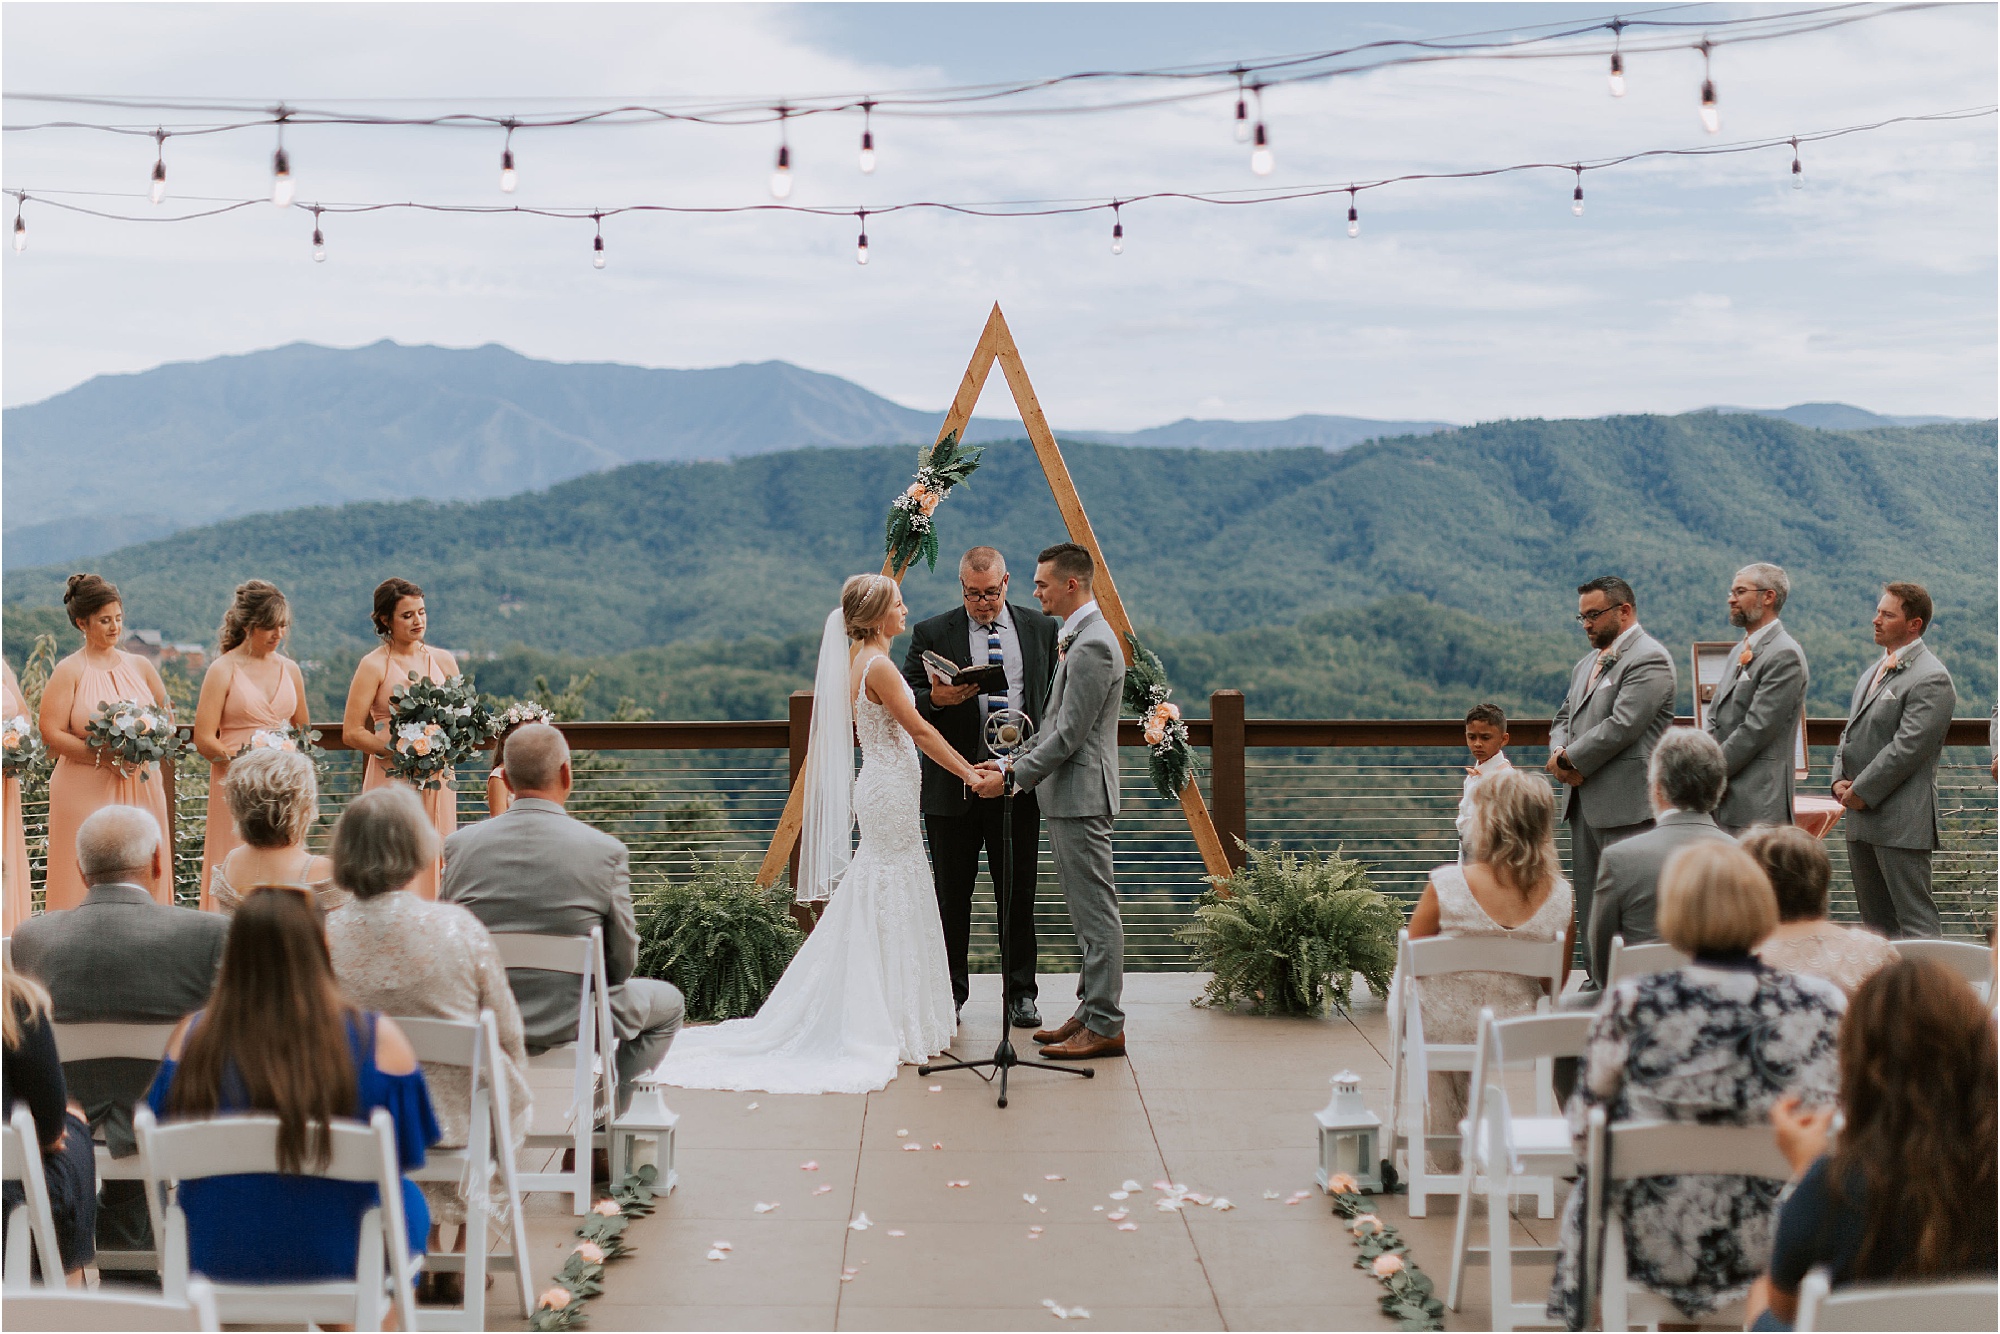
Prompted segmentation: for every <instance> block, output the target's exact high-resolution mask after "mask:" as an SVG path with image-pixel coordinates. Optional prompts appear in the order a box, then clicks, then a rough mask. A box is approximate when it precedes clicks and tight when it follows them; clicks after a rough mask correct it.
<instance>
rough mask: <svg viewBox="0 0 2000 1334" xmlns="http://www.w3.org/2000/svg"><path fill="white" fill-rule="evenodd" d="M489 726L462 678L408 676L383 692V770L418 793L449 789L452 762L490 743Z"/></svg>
mask: <svg viewBox="0 0 2000 1334" xmlns="http://www.w3.org/2000/svg"><path fill="white" fill-rule="evenodd" d="M493 723H494V719H493V713H492V711H491V710H490V709H488V708H487V707H486V706H485V705H484V704H481V703H480V702H479V696H478V694H477V693H475V692H474V691H473V689H472V687H471V685H469V684H468V683H467V682H466V679H465V678H464V677H463V676H454V677H452V678H451V679H450V680H448V681H444V682H437V681H433V680H431V679H430V678H429V677H426V676H419V675H418V674H417V673H415V672H412V673H410V679H409V682H408V684H406V685H399V686H396V687H395V688H393V689H392V690H390V692H389V754H388V756H387V757H386V759H385V764H386V767H387V768H388V770H389V772H390V774H392V775H393V776H395V777H397V778H400V779H402V780H403V781H404V782H406V783H408V784H409V785H410V786H412V787H414V788H416V789H418V790H419V791H422V792H435V791H437V790H438V789H440V788H448V787H451V786H453V785H454V784H453V780H452V771H453V770H454V769H455V768H456V767H457V765H458V763H459V762H460V761H461V760H467V759H470V758H472V756H473V755H474V754H475V753H476V752H477V751H479V750H480V749H481V748H482V747H484V746H485V745H487V743H489V742H491V741H492V740H493V737H494V735H495V733H494V728H493Z"/></svg>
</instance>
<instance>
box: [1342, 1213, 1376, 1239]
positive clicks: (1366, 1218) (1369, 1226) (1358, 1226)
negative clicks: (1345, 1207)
mask: <svg viewBox="0 0 2000 1334" xmlns="http://www.w3.org/2000/svg"><path fill="white" fill-rule="evenodd" d="M1347 1230H1348V1231H1349V1232H1352V1233H1353V1234H1354V1235H1355V1236H1357V1237H1365V1236H1367V1235H1368V1234H1369V1233H1371V1232H1380V1231H1381V1230H1382V1220H1381V1219H1380V1218H1377V1217H1376V1216H1375V1215H1374V1214H1359V1215H1357V1216H1356V1217H1355V1219H1354V1221H1353V1222H1352V1223H1350V1224H1348V1225H1347Z"/></svg>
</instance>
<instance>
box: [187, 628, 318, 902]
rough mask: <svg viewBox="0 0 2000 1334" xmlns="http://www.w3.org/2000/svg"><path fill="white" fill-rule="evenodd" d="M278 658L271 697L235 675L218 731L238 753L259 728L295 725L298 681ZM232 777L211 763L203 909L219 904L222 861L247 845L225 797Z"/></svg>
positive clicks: (203, 854)
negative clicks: (212, 882) (211, 880)
mask: <svg viewBox="0 0 2000 1334" xmlns="http://www.w3.org/2000/svg"><path fill="white" fill-rule="evenodd" d="M272 656H273V657H274V658H275V659H276V661H277V663H278V693H277V694H276V695H275V696H272V695H266V694H265V693H264V692H263V691H262V690H261V689H259V688H258V685H257V683H256V682H255V681H252V680H251V679H250V675H249V673H247V672H241V671H239V672H235V673H233V674H232V675H231V676H230V678H229V693H228V694H227V695H225V696H224V697H223V700H222V722H221V723H220V725H218V726H217V727H216V729H215V732H216V735H217V736H218V737H220V738H221V739H222V745H223V748H224V749H226V750H227V751H229V753H230V754H232V755H234V754H235V753H236V752H237V751H239V750H241V749H243V747H245V746H247V745H248V744H250V735H251V733H253V732H260V731H265V730H271V731H276V730H278V729H281V728H286V727H290V726H291V725H292V715H293V714H295V713H297V712H298V708H299V692H298V691H297V689H295V688H294V687H293V685H292V674H291V673H290V672H288V671H286V670H285V666H286V660H285V659H284V658H282V657H278V656H277V655H276V654H273V655H272ZM228 776H229V766H228V765H227V764H210V765H209V767H208V836H207V838H205V839H204V840H203V841H202V845H201V907H202V911H203V912H211V911H213V910H214V908H215V901H214V898H213V896H212V894H211V893H210V890H209V887H208V877H209V873H210V871H212V870H213V869H214V868H215V867H217V866H220V865H221V864H222V859H223V858H224V857H227V856H228V855H229V854H230V853H232V852H234V851H236V849H237V848H238V847H240V846H242V843H243V840H242V839H241V838H239V837H238V836H237V833H236V821H235V820H233V819H231V818H230V815H229V798H227V797H225V796H223V795H222V780H223V779H224V778H226V777H228Z"/></svg>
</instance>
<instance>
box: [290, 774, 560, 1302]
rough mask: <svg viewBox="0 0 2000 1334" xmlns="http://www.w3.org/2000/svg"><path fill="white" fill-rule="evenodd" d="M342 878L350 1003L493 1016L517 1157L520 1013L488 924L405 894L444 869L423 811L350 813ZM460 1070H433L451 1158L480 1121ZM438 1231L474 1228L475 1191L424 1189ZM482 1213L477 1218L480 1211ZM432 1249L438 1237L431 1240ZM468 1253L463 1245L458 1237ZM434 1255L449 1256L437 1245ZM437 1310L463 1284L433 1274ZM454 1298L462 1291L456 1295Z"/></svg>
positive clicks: (417, 1013) (523, 1087)
mask: <svg viewBox="0 0 2000 1334" xmlns="http://www.w3.org/2000/svg"><path fill="white" fill-rule="evenodd" d="M332 851H333V879H334V882H335V883H336V884H338V885H339V886H340V887H341V888H342V889H344V890H346V891H347V892H348V893H349V894H351V895H353V896H354V897H353V899H352V900H351V901H350V902H348V903H347V904H346V905H344V906H342V907H340V908H337V909H335V910H334V911H333V912H331V913H328V914H327V918H326V943H327V949H328V952H329V953H330V954H331V955H332V957H333V973H334V976H335V977H337V978H338V979H339V980H340V985H341V987H342V988H343V989H344V990H345V991H346V992H347V998H348V999H349V1000H351V1001H353V1002H354V1003H355V1004H356V1005H359V1006H361V1007H362V1008H363V1009H368V1010H379V1011H381V1012H382V1013H383V1014H392V1015H401V1016H405V1017H416V1018H420V1019H450V1020H454V1021H457V1022H459V1023H477V1022H478V1021H479V1012H480V1011H481V1010H491V1011H493V1017H494V1019H495V1020H496V1021H497V1023H498V1026H499V1029H500V1050H501V1056H502V1058H503V1059H502V1068H501V1069H500V1070H499V1071H498V1078H499V1081H500V1083H501V1084H502V1085H503V1086H504V1088H505V1091H506V1096H507V1110H508V1113H509V1116H510V1118H511V1125H505V1126H503V1125H498V1124H496V1125H495V1126H494V1130H493V1133H494V1134H496V1135H501V1134H512V1135H513V1137H514V1145H515V1148H516V1149H519V1148H520V1146H521V1144H522V1142H523V1140H524V1139H525V1137H526V1136H527V1133H528V1123H529V1122H530V1120H532V1112H533V1094H532V1093H531V1092H530V1091H529V1088H528V1080H527V1074H526V1066H527V1063H528V1054H527V1052H526V1050H524V1048H523V1047H522V1037H521V1011H520V1007H519V1006H517V1005H516V1004H515V1003H514V993H513V992H512V991H510V990H509V989H508V987H507V970H506V969H505V968H503V967H501V966H500V952H499V951H498V950H496V949H494V948H493V939H492V937H490V936H488V935H487V934H486V928H485V927H483V926H481V925H480V924H479V919H478V918H476V917H474V916H473V915H472V914H471V913H469V912H467V911H466V910H465V909H463V908H461V907H459V906H458V905H457V904H454V903H433V902H431V901H430V900H428V899H421V898H418V897H417V896H416V895H415V894H412V893H409V892H407V891H408V890H409V888H410V884H411V882H412V881H414V880H415V879H416V878H417V876H418V875H419V874H421V873H422V872H424V871H426V870H428V869H429V868H430V866H431V864H432V863H433V862H434V861H435V860H436V858H437V833H436V831H435V830H433V829H432V828H431V823H430V817H429V816H428V815H426V814H425V813H424V808H423V803H421V802H419V801H418V800H417V797H416V794H415V793H413V792H411V791H410V790H409V789H408V788H405V787H396V786H390V787H378V788H376V789H375V790H374V791H373V792H364V793H362V794H361V795H360V796H358V797H356V798H355V799H354V800H353V801H352V802H351V803H349V805H348V807H347V810H346V811H345V812H344V813H343V814H342V815H341V817H340V822H339V823H338V824H336V825H334V827H333V849H332ZM468 1074H469V1072H468V1071H467V1070H466V1069H465V1067H463V1066H453V1065H425V1066H424V1080H425V1083H426V1084H427V1085H428V1086H429V1088H430V1092H431V1105H432V1107H433V1108H434V1109H435V1110H436V1112H437V1117H438V1123H439V1126H440V1127H441V1129H442V1138H441V1139H439V1141H438V1143H439V1144H440V1145H442V1146H444V1147H446V1148H454V1149H455V1148H462V1147H464V1145H465V1138H466V1135H467V1133H468V1130H469V1125H470V1117H471V1114H472V1084H471V1081H470V1079H469V1078H468V1077H467V1076H468ZM420 1184H421V1185H422V1186H423V1190H424V1198H425V1199H426V1200H427V1201H428V1202H429V1204H430V1211H431V1220H432V1223H433V1225H434V1226H435V1225H438V1224H444V1223H458V1224H462V1223H464V1222H465V1210H466V1207H467V1203H466V1197H465V1194H464V1190H463V1188H464V1187H470V1186H471V1183H459V1184H449V1183H445V1182H428V1181H427V1182H423V1183H420ZM473 1207H475V1208H476V1207H479V1206H478V1205H476V1204H475V1205H474V1206H473ZM433 1241H434V1242H435V1238H433ZM459 1244H460V1246H461V1248H462V1247H463V1245H464V1234H463V1233H460V1238H459ZM431 1249H433V1250H437V1249H440V1248H439V1247H438V1246H436V1245H435V1244H434V1245H433V1246H432V1248H431ZM425 1277H426V1278H429V1279H434V1280H437V1283H434V1284H433V1287H435V1288H437V1291H436V1292H435V1296H436V1298H437V1300H439V1301H441V1302H444V1303H446V1304H456V1302H457V1301H458V1300H459V1299H460V1298H461V1297H462V1296H463V1289H462V1288H458V1284H457V1283H456V1282H455V1280H461V1279H462V1277H463V1276H462V1275H459V1274H443V1273H440V1274H430V1275H426V1276H425ZM454 1288H457V1289H458V1290H457V1291H456V1292H454V1291H453V1289H454Z"/></svg>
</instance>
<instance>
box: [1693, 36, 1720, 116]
mask: <svg viewBox="0 0 2000 1334" xmlns="http://www.w3.org/2000/svg"><path fill="white" fill-rule="evenodd" d="M1708 48H1709V42H1708V39H1707V38H1703V39H1702V42H1701V45H1700V46H1699V47H1698V48H1697V49H1698V50H1699V51H1700V52H1701V126H1702V128H1703V129H1705V130H1707V131H1708V132H1709V133H1710V134H1720V133H1722V109H1721V108H1720V107H1718V106H1717V105H1716V104H1715V80H1714V79H1712V78H1710V77H1709V75H1708Z"/></svg>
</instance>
